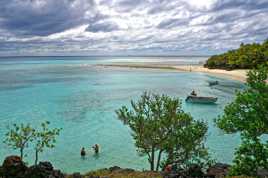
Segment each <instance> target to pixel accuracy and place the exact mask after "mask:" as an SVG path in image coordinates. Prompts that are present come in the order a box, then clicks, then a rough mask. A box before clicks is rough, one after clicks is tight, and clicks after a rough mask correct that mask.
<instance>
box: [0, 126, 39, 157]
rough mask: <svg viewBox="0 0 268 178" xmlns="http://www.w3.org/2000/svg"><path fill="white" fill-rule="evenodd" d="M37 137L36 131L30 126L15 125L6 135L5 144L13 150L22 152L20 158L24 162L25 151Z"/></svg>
mask: <svg viewBox="0 0 268 178" xmlns="http://www.w3.org/2000/svg"><path fill="white" fill-rule="evenodd" d="M34 136H35V130H34V129H33V128H32V127H31V126H30V124H27V125H24V124H20V125H17V124H14V125H13V127H12V128H10V129H9V131H8V132H7V133H6V139H5V140H4V143H5V144H7V145H8V146H10V147H12V148H13V149H15V150H16V149H19V150H20V157H21V159H22V160H23V157H24V156H25V155H24V149H25V148H27V147H28V146H29V142H32V141H33V139H34Z"/></svg>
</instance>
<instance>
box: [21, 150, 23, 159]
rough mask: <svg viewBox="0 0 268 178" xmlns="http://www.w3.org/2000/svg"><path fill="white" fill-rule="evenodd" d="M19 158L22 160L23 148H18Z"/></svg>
mask: <svg viewBox="0 0 268 178" xmlns="http://www.w3.org/2000/svg"><path fill="white" fill-rule="evenodd" d="M20 158H21V160H23V148H20Z"/></svg>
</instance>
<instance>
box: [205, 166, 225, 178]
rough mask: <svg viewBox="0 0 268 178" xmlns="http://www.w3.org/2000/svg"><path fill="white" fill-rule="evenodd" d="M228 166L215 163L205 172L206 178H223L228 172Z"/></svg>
mask: <svg viewBox="0 0 268 178" xmlns="http://www.w3.org/2000/svg"><path fill="white" fill-rule="evenodd" d="M229 168H230V165H228V164H223V163H216V164H215V165H213V166H211V167H209V168H208V170H207V176H209V177H214V178H221V177H225V176H226V175H227V174H228V172H229Z"/></svg>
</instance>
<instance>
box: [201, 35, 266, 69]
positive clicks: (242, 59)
mask: <svg viewBox="0 0 268 178" xmlns="http://www.w3.org/2000/svg"><path fill="white" fill-rule="evenodd" d="M258 65H266V66H268V40H266V41H264V42H263V43H262V44H257V43H253V44H241V45H240V47H239V48H238V49H236V50H230V51H228V52H226V53H223V54H220V55H214V56H211V57H210V58H209V59H208V60H207V61H206V63H205V65H204V66H205V67H208V68H219V69H227V70H232V69H253V68H256V67H257V66H258Z"/></svg>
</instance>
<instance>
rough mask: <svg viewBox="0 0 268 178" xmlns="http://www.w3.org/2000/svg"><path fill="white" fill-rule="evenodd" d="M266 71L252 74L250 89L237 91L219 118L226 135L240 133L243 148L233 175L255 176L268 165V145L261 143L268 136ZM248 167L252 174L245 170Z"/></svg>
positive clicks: (262, 69)
mask: <svg viewBox="0 0 268 178" xmlns="http://www.w3.org/2000/svg"><path fill="white" fill-rule="evenodd" d="M267 72H268V71H267V68H266V67H263V66H262V67H259V68H258V69H254V70H252V71H250V72H249V73H248V79H247V88H246V89H245V90H244V91H241V92H238V93H237V95H236V98H235V100H234V101H233V102H232V103H230V104H229V105H227V106H226V107H225V109H224V115H223V116H221V117H219V118H217V119H216V124H217V126H218V127H219V128H220V129H222V130H224V131H225V132H226V133H230V134H231V133H237V132H239V133H241V138H242V145H241V146H240V147H239V149H238V150H237V151H236V154H235V160H234V166H233V170H234V171H233V172H232V173H233V174H242V173H243V174H248V175H252V174H253V175H254V174H256V170H257V169H258V168H267V166H268V164H267V163H268V155H267V150H268V147H267V146H268V145H267V143H262V142H261V141H260V137H261V136H262V135H264V134H267V133H268V85H267V83H266V81H265V80H266V79H267ZM264 165H266V166H264ZM249 167H250V170H251V172H250V173H251V174H249V171H248V172H247V171H245V170H247V169H248V168H249Z"/></svg>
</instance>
